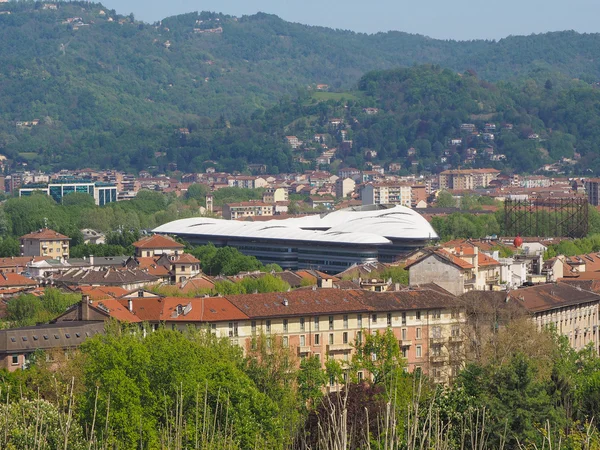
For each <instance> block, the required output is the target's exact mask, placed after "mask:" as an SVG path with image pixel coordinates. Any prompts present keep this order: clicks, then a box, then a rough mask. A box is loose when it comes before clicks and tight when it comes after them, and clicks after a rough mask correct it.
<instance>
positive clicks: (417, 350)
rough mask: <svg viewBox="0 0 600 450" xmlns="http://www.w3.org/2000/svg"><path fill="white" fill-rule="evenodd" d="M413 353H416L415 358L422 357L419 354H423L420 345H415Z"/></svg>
mask: <svg viewBox="0 0 600 450" xmlns="http://www.w3.org/2000/svg"><path fill="white" fill-rule="evenodd" d="M415 352H416V356H417V358H420V357H421V356H422V354H421V353H422V352H423V350H422V347H421V346H420V345H417V347H416V348H415Z"/></svg>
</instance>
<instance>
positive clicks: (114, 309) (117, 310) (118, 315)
mask: <svg viewBox="0 0 600 450" xmlns="http://www.w3.org/2000/svg"><path fill="white" fill-rule="evenodd" d="M90 306H92V307H96V308H97V309H100V310H102V311H104V312H108V314H109V315H110V317H112V318H113V319H116V320H118V321H119V322H131V323H138V322H141V321H142V320H141V319H140V318H139V317H137V316H136V315H135V314H133V313H132V312H130V311H129V309H127V305H124V304H123V303H122V301H119V300H116V299H105V300H101V301H98V302H93V303H92V304H91V305H90Z"/></svg>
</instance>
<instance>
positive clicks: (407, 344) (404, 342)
mask: <svg viewBox="0 0 600 450" xmlns="http://www.w3.org/2000/svg"><path fill="white" fill-rule="evenodd" d="M398 344H400V347H410V346H411V345H412V344H413V341H408V340H406V339H402V340H400V341H398Z"/></svg>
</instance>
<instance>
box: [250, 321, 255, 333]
mask: <svg viewBox="0 0 600 450" xmlns="http://www.w3.org/2000/svg"><path fill="white" fill-rule="evenodd" d="M250 332H251V333H252V335H253V336H254V335H255V334H256V320H253V321H252V322H250Z"/></svg>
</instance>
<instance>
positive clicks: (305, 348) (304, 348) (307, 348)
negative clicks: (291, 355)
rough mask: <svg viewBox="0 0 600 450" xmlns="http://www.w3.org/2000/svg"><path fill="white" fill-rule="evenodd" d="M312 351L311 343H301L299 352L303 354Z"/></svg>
mask: <svg viewBox="0 0 600 450" xmlns="http://www.w3.org/2000/svg"><path fill="white" fill-rule="evenodd" d="M307 353H310V345H301V346H299V347H298V354H300V355H303V354H307Z"/></svg>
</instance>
